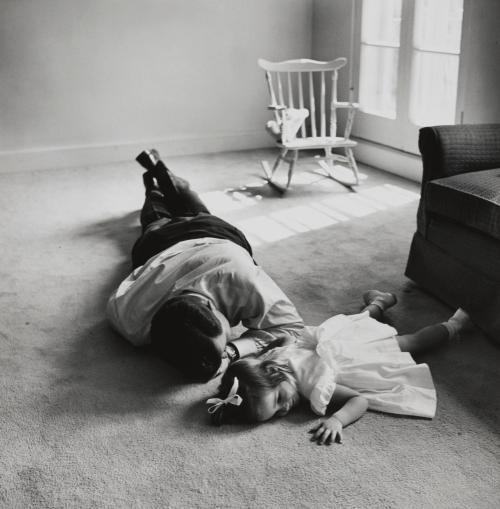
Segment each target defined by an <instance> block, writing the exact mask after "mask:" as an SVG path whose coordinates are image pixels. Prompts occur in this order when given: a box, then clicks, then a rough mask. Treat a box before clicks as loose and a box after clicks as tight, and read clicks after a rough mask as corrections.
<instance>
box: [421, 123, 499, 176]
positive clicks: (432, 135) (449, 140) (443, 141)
mask: <svg viewBox="0 0 500 509" xmlns="http://www.w3.org/2000/svg"><path fill="white" fill-rule="evenodd" d="M418 147H419V149H420V153H421V154H422V162H423V168H424V172H423V178H422V185H424V183H425V182H427V181H429V180H433V179H436V178H441V177H450V176H452V175H457V174H460V173H467V172H471V171H480V170H487V169H490V168H499V167H500V124H465V125H446V126H435V127H423V128H422V129H420V134H419V139H418Z"/></svg>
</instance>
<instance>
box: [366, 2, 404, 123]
mask: <svg viewBox="0 0 500 509" xmlns="http://www.w3.org/2000/svg"><path fill="white" fill-rule="evenodd" d="M401 5H402V0H363V11H362V18H361V19H362V24H361V66H360V79H359V104H360V109H361V110H362V111H365V112H366V113H371V114H373V115H378V116H382V117H387V118H396V97H397V95H396V93H397V90H396V89H397V85H398V58H399V42H400V36H399V34H400V24H401Z"/></svg>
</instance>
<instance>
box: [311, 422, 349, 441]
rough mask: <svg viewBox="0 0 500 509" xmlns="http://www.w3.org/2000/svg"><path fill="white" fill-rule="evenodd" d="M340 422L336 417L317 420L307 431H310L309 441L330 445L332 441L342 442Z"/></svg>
mask: <svg viewBox="0 0 500 509" xmlns="http://www.w3.org/2000/svg"><path fill="white" fill-rule="evenodd" d="M342 429H343V426H342V423H341V422H340V421H339V420H338V419H337V418H336V417H330V418H329V419H327V420H325V421H319V422H318V423H316V424H315V425H314V427H313V428H312V429H310V430H309V433H312V434H313V435H312V437H311V441H312V442H316V443H317V444H318V445H323V444H324V445H330V444H331V443H332V442H337V443H339V444H341V443H342Z"/></svg>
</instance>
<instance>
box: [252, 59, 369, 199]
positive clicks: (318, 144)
mask: <svg viewBox="0 0 500 509" xmlns="http://www.w3.org/2000/svg"><path fill="white" fill-rule="evenodd" d="M346 63H347V59H346V58H337V59H335V60H332V61H330V62H320V61H316V60H308V59H298V60H287V61H284V62H269V61H267V60H264V59H259V60H258V64H259V66H260V67H261V68H262V69H264V70H265V71H266V81H267V85H268V88H269V94H270V96H271V104H270V105H269V106H268V109H270V110H272V111H273V113H274V120H270V121H269V122H268V123H267V126H266V128H267V130H268V131H269V133H270V134H271V135H272V136H273V137H274V138H275V139H276V144H277V146H278V147H279V148H280V153H279V155H278V157H277V159H276V161H275V162H274V165H273V167H272V168H271V167H270V166H269V163H268V162H267V161H262V167H263V169H264V172H265V179H266V180H267V182H268V183H269V184H271V185H272V186H273V187H274V188H275V189H277V190H278V191H280V192H281V193H285V192H286V191H287V190H288V188H289V187H290V182H291V180H292V175H293V170H294V167H295V165H296V163H297V159H298V154H299V151H300V150H318V149H319V150H323V151H324V154H325V157H324V158H322V159H320V160H319V161H318V162H319V165H320V166H321V168H322V169H323V170H324V172H325V176H326V177H329V178H331V179H333V180H336V181H337V182H340V183H341V184H343V185H344V186H346V187H348V188H350V189H352V186H356V185H358V184H359V173H358V167H357V165H356V161H355V159H354V155H353V153H352V148H353V147H355V146H356V145H357V143H356V142H355V141H353V140H351V139H350V135H351V128H352V123H353V120H354V114H355V112H356V109H357V108H358V104H356V103H353V102H339V101H338V100H337V80H338V70H339V69H341V68H342V67H344V66H345V65H346ZM284 90H285V91H286V98H285V92H284ZM306 104H307V106H306ZM339 108H347V109H348V113H347V119H346V125H345V130H344V133H343V134H344V136H337V109H339ZM307 117H309V118H308V120H306V119H307ZM339 148H340V149H344V153H345V155H340V154H336V153H334V152H333V149H339ZM289 152H291V155H289ZM282 161H285V162H287V163H288V180H287V184H286V187H285V188H284V187H282V186H280V185H278V184H277V183H276V182H275V181H274V180H273V177H274V175H275V173H276V170H277V169H278V168H279V166H280V164H281V162H282ZM336 161H339V162H341V163H344V164H345V165H347V168H349V169H350V170H351V171H352V178H350V177H349V178H347V179H346V178H345V177H343V178H340V177H339V176H338V175H336V174H335V162H336Z"/></svg>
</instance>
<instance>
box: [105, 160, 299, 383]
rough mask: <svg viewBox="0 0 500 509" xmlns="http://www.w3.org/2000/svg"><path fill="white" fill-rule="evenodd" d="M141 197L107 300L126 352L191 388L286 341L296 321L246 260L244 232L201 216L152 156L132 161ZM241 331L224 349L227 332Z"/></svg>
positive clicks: (196, 203)
mask: <svg viewBox="0 0 500 509" xmlns="http://www.w3.org/2000/svg"><path fill="white" fill-rule="evenodd" d="M137 161H138V162H139V163H140V164H141V165H142V166H143V167H144V168H146V170H147V171H146V173H144V175H143V181H144V185H145V187H146V199H145V202H144V206H143V208H142V211H141V217H140V219H141V225H142V235H141V236H140V238H139V239H138V240H137V242H136V243H135V245H134V246H133V249H132V263H133V267H134V271H133V272H132V273H131V274H130V275H129V276H128V277H127V278H126V279H125V280H124V281H123V282H122V283H121V284H120V285H119V287H118V288H117V290H116V291H115V292H114V293H113V294H112V295H111V297H110V299H109V301H108V305H107V315H108V318H109V320H110V322H111V324H112V325H113V327H114V328H115V329H116V330H117V331H118V332H119V333H120V334H121V335H122V336H123V337H125V338H126V339H127V340H129V341H130V342H131V343H132V344H134V345H137V346H143V345H148V344H150V345H151V348H152V350H153V351H154V352H155V353H157V354H158V355H160V356H162V357H163V358H165V359H166V360H167V361H168V362H169V363H171V364H172V365H174V366H175V367H177V368H178V369H179V370H180V371H181V372H182V373H184V374H185V375H187V376H189V377H190V378H194V379H197V380H200V381H206V380H209V379H210V378H212V377H213V376H214V375H215V374H216V373H218V372H221V371H224V369H225V368H226V367H227V365H228V363H229V362H230V361H234V360H237V359H238V358H240V357H245V356H247V355H251V354H257V353H259V352H261V351H262V350H263V349H264V348H268V347H269V346H270V345H271V344H284V343H285V342H292V341H294V339H295V338H296V337H298V336H299V334H300V332H301V330H302V328H303V321H302V319H301V317H300V316H299V314H298V312H297V310H296V309H295V306H294V305H293V304H292V303H291V302H290V300H289V299H288V298H287V296H286V295H285V294H284V293H283V291H282V290H281V289H280V288H279V287H278V286H277V285H276V283H275V282H274V281H273V280H272V279H271V278H270V277H269V276H268V275H267V274H266V273H265V272H264V271H263V270H262V268H261V267H259V266H258V265H257V264H256V263H255V262H254V260H253V258H252V248H251V247H250V244H249V243H248V240H247V239H246V238H245V236H244V235H243V233H242V232H241V231H240V230H238V229H237V228H236V227H234V226H232V225H231V224H229V223H227V222H226V221H224V220H222V219H220V218H219V217H216V216H214V215H212V214H210V212H209V211H208V209H207V208H206V206H205V205H204V204H203V202H202V201H201V199H200V198H199V196H198V195H197V194H196V193H195V192H194V191H192V190H191V189H190V187H189V184H188V182H187V181H185V180H184V179H181V178H179V177H177V176H176V175H174V174H173V173H172V172H171V171H170V170H169V169H168V168H167V167H166V166H165V165H164V164H163V162H162V161H161V160H160V157H159V155H158V152H157V151H156V150H151V151H145V152H142V153H141V154H139V156H138V157H137ZM240 322H241V324H242V325H243V326H245V327H246V328H247V330H246V331H245V333H243V334H242V335H241V336H240V337H239V338H237V339H234V340H232V341H229V339H230V329H231V327H233V326H235V325H237V324H239V323H240Z"/></svg>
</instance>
